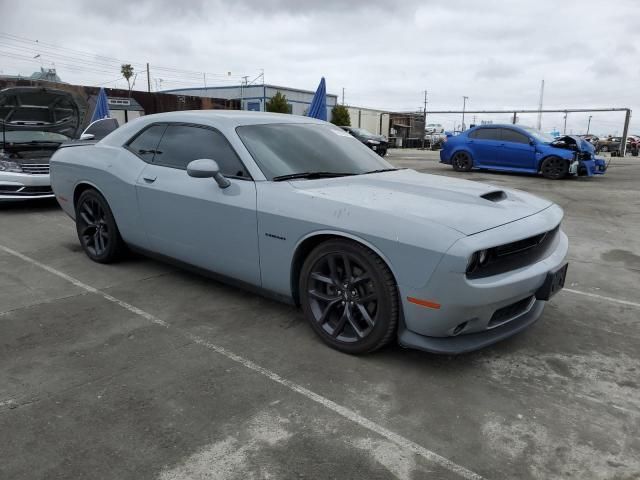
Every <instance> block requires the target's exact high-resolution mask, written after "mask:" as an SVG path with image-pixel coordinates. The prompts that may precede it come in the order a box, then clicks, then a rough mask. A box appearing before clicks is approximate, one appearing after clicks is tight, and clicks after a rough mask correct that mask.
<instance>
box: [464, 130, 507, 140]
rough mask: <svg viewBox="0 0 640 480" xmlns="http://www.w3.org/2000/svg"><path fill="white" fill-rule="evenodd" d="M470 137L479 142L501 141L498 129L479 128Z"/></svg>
mask: <svg viewBox="0 0 640 480" xmlns="http://www.w3.org/2000/svg"><path fill="white" fill-rule="evenodd" d="M469 136H470V137H471V138H477V139H478V140H500V138H498V129H497V128H479V129H478V130H474V131H473V132H471V133H470V134H469Z"/></svg>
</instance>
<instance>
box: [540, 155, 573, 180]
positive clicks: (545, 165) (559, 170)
mask: <svg viewBox="0 0 640 480" xmlns="http://www.w3.org/2000/svg"><path fill="white" fill-rule="evenodd" d="M540 171H541V172H542V175H543V176H544V177H545V178H549V179H551V180H560V179H561V178H564V177H566V176H567V174H568V173H569V162H568V161H567V160H565V159H563V158H560V157H547V158H545V160H544V162H542V166H541V167H540Z"/></svg>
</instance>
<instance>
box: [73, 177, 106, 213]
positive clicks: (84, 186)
mask: <svg viewBox="0 0 640 480" xmlns="http://www.w3.org/2000/svg"><path fill="white" fill-rule="evenodd" d="M89 189H93V190H95V191H97V192H98V193H99V194H100V195H102V196H103V197H104V199H105V200H107V197H105V195H104V193H103V192H102V190H100V189H99V188H98V187H97V186H96V185H95V184H94V183H93V182H90V181H88V180H82V181H80V182H78V183H77V184H76V186H75V187H74V188H73V208H74V210H75V208H76V203H78V199H79V198H80V195H82V193H83V192H85V191H86V190H89ZM107 203H109V202H108V201H107Z"/></svg>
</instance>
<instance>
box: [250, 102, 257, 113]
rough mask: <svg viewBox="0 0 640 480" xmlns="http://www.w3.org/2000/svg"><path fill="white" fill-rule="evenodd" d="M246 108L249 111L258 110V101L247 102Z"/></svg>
mask: <svg viewBox="0 0 640 480" xmlns="http://www.w3.org/2000/svg"><path fill="white" fill-rule="evenodd" d="M247 110H249V111H251V112H259V111H260V102H247Z"/></svg>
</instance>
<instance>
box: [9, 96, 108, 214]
mask: <svg viewBox="0 0 640 480" xmlns="http://www.w3.org/2000/svg"><path fill="white" fill-rule="evenodd" d="M87 108H88V106H87V102H86V101H85V100H84V99H82V98H80V97H79V96H78V95H75V94H73V93H71V92H68V91H64V90H59V89H54V88H45V87H12V88H5V89H3V90H0V204H1V203H7V202H20V201H24V200H37V199H46V198H53V196H54V194H53V191H52V190H51V182H50V181H49V159H50V158H51V156H52V155H53V153H54V152H55V151H56V150H57V149H58V147H59V146H60V145H61V144H62V143H65V142H68V141H70V140H73V139H77V138H78V137H79V138H80V139H81V140H82V139H86V140H93V139H95V140H98V139H100V138H103V137H104V136H106V135H107V134H108V133H111V132H112V131H113V130H115V129H116V128H117V127H118V121H117V120H116V119H113V118H104V119H100V120H96V121H95V122H93V123H91V124H90V125H89V126H88V127H87V128H86V129H85V130H84V132H83V133H82V134H80V132H81V130H82V126H83V125H84V123H86V122H85V121H84V117H85V115H86V112H87Z"/></svg>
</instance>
